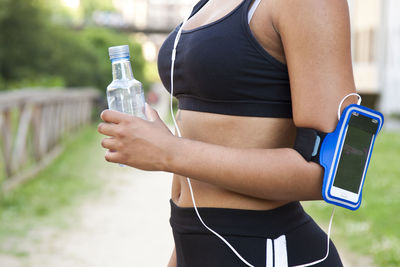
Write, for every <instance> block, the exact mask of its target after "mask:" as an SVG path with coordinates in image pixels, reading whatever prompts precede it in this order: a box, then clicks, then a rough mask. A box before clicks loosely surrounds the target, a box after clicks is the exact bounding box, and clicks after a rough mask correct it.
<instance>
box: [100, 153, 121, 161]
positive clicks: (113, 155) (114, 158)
mask: <svg viewBox="0 0 400 267" xmlns="http://www.w3.org/2000/svg"><path fill="white" fill-rule="evenodd" d="M104 158H105V159H106V160H107V161H108V162H114V163H121V156H120V154H119V153H118V152H113V151H110V150H108V151H107V152H106V155H105V156H104Z"/></svg>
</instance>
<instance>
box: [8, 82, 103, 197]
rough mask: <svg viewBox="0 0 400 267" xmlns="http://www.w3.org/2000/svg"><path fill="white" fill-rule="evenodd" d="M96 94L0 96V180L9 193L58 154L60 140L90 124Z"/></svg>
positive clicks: (16, 93)
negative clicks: (1, 178) (0, 179)
mask: <svg viewBox="0 0 400 267" xmlns="http://www.w3.org/2000/svg"><path fill="white" fill-rule="evenodd" d="M98 97H99V93H98V91H96V90H94V89H91V88H76V89H72V88H71V89H64V90H19V91H11V92H3V93H0V148H1V157H0V171H1V172H2V173H1V174H0V177H3V181H2V184H1V187H2V190H3V191H9V190H10V189H12V188H14V187H15V186H16V185H18V184H20V183H21V182H22V181H24V180H26V179H28V178H30V177H32V176H33V175H34V174H35V173H37V172H38V171H39V170H40V169H42V168H43V167H44V166H46V165H47V164H48V163H49V162H51V160H52V159H54V158H55V157H56V156H57V155H58V154H59V153H60V152H61V150H62V149H61V146H59V142H60V138H61V137H62V136H63V135H65V134H67V133H69V132H71V131H74V130H75V129H76V128H78V127H79V126H81V125H84V124H86V123H88V122H89V121H90V118H91V113H92V108H93V104H94V103H95V101H96V99H98Z"/></svg>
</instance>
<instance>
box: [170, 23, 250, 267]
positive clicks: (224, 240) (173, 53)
mask: <svg viewBox="0 0 400 267" xmlns="http://www.w3.org/2000/svg"><path fill="white" fill-rule="evenodd" d="M187 20H188V18H185V20H184V21H183V23H182V25H181V27H180V28H179V31H178V33H177V34H176V37H175V42H174V48H173V49H172V57H171V60H172V61H171V98H170V100H171V101H170V111H171V116H172V120H173V122H174V125H175V128H176V131H177V133H178V136H179V137H182V135H181V131H180V130H179V127H178V124H177V123H176V120H175V116H174V112H173V109H172V97H173V94H174V65H175V58H176V48H177V46H178V42H179V39H180V37H181V34H182V29H183V27H184V26H185V24H186V22H187ZM186 180H187V182H188V185H189V189H190V195H191V197H192V202H193V207H194V210H195V211H196V214H197V217H198V218H199V220H200V222H201V223H202V224H203V226H204V227H205V228H206V229H207V230H208V231H210V232H211V233H213V234H214V235H216V236H217V237H218V238H219V239H221V240H222V241H223V242H224V243H225V244H226V245H227V246H228V247H229V248H230V249H231V250H232V251H233V253H235V255H236V256H237V257H238V258H239V259H240V260H241V261H242V262H243V263H244V264H246V265H247V266H250V267H254V266H253V265H251V264H250V263H249V262H247V261H246V260H245V259H244V258H243V257H242V256H241V255H240V254H239V252H237V251H236V249H235V248H234V247H233V246H232V245H231V244H230V243H229V242H228V241H226V239H225V238H223V237H222V236H221V235H220V234H218V233H217V232H216V231H214V230H213V229H211V228H210V227H209V226H208V225H207V224H206V223H205V222H204V221H203V219H202V218H201V216H200V213H199V211H198V210H197V205H196V201H195V199H194V193H193V188H192V184H191V182H190V179H189V177H186Z"/></svg>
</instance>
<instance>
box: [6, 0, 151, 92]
mask: <svg viewBox="0 0 400 267" xmlns="http://www.w3.org/2000/svg"><path fill="white" fill-rule="evenodd" d="M55 2H57V1H51V2H49V3H47V1H45V0H41V1H40V0H36V1H33V0H0V33H1V35H0V90H8V89H15V88H21V87H31V86H44V87H53V86H68V87H70V86H71V87H73V86H95V87H97V88H99V89H100V90H104V88H106V86H107V84H108V83H110V81H111V65H110V61H109V59H108V51H107V48H108V47H109V46H113V45H121V44H129V46H130V49H131V55H133V56H134V61H133V62H132V63H133V68H134V74H135V77H136V78H137V79H138V80H140V81H142V82H143V83H144V84H145V87H146V86H147V84H148V82H147V81H146V79H145V76H144V65H145V62H144V59H143V56H142V50H141V46H140V45H139V44H138V43H137V42H135V40H134V39H133V38H132V37H131V36H129V35H128V34H125V33H118V32H115V31H113V30H110V29H105V28H96V27H94V26H92V27H83V28H82V27H76V26H77V25H74V24H73V21H74V18H73V16H72V15H71V16H70V21H69V22H70V23H68V21H67V20H65V19H62V20H60V19H59V18H60V14H62V17H63V18H66V17H68V16H69V15H68V12H66V11H65V12H64V13H63V12H61V9H62V8H61V7H58V9H57V8H55V7H56V4H55ZM95 2H96V0H91V1H88V2H85V3H86V4H87V5H83V7H82V9H83V10H82V11H81V13H82V14H83V15H82V16H84V17H89V16H90V12H93V6H94V5H95ZM100 2H101V1H100ZM105 8H107V7H106V6H105ZM54 10H57V13H55V11H54ZM84 20H85V19H84Z"/></svg>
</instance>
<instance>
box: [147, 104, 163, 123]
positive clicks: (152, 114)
mask: <svg viewBox="0 0 400 267" xmlns="http://www.w3.org/2000/svg"><path fill="white" fill-rule="evenodd" d="M145 106H146V108H145V112H146V117H147V119H148V120H149V121H156V120H161V119H160V116H159V115H158V112H157V111H156V110H155V109H154V108H152V107H151V106H150V105H149V104H147V103H146V104H145Z"/></svg>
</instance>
